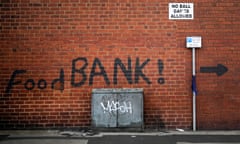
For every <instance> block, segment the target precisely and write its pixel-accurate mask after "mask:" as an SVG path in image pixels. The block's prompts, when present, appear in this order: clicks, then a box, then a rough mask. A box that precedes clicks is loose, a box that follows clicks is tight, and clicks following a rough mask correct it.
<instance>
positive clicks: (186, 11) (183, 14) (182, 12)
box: [168, 3, 194, 20]
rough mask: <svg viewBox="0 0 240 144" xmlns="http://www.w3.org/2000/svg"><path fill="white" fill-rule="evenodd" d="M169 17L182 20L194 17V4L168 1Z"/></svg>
mask: <svg viewBox="0 0 240 144" xmlns="http://www.w3.org/2000/svg"><path fill="white" fill-rule="evenodd" d="M168 6H169V19H171V20H178V19H180V20H182V19H189V20H192V19H193V18H194V13H193V12H194V5H193V3H169V5H168Z"/></svg>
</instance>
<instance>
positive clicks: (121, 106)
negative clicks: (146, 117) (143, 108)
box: [101, 101, 132, 114]
mask: <svg viewBox="0 0 240 144" xmlns="http://www.w3.org/2000/svg"><path fill="white" fill-rule="evenodd" d="M101 106H102V109H103V111H104V113H106V112H109V113H113V112H116V111H119V112H121V113H130V114H131V113H132V103H131V102H115V101H107V105H106V106H105V105H104V104H103V102H101Z"/></svg>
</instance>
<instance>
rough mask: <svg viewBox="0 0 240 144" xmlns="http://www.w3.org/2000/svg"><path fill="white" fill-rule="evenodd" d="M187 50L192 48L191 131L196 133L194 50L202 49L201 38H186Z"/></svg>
mask: <svg viewBox="0 0 240 144" xmlns="http://www.w3.org/2000/svg"><path fill="white" fill-rule="evenodd" d="M186 45H187V48H192V92H193V116H192V117H193V131H196V96H197V86H196V56H195V53H196V52H195V50H196V48H201V47H202V38H201V37H199V36H194V37H187V38H186Z"/></svg>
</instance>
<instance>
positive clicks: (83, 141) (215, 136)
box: [0, 130, 240, 144]
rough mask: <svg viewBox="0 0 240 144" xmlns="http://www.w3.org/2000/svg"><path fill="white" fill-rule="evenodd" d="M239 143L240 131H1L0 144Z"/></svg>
mask: <svg viewBox="0 0 240 144" xmlns="http://www.w3.org/2000/svg"><path fill="white" fill-rule="evenodd" d="M56 143H57V144H66V143H67V144H217V143H218V144H219V143H220V144H240V131H196V132H192V131H182V130H180V131H179V130H178V131H166V132H100V133H96V132H92V131H57V130H40V131H39V130H33V131H26V130H17V131H15V130H11V131H0V144H56Z"/></svg>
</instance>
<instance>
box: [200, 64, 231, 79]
mask: <svg viewBox="0 0 240 144" xmlns="http://www.w3.org/2000/svg"><path fill="white" fill-rule="evenodd" d="M227 71H228V68H227V67H225V66H224V65H222V64H218V65H217V67H200V72H201V73H216V74H217V76H221V75H223V74H224V73H226V72H227Z"/></svg>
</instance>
